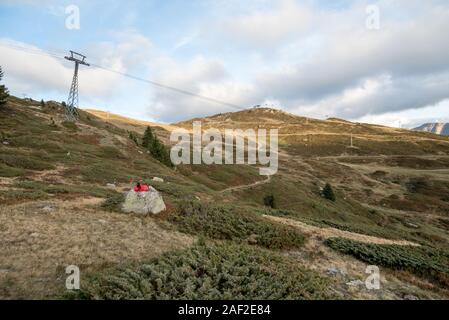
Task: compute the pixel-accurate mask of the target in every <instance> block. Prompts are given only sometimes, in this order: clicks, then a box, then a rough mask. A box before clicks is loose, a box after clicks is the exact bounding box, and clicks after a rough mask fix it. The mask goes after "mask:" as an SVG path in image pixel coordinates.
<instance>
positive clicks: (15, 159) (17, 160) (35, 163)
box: [0, 154, 54, 171]
mask: <svg viewBox="0 0 449 320" xmlns="http://www.w3.org/2000/svg"><path fill="white" fill-rule="evenodd" d="M0 163H3V164H6V165H8V166H10V167H13V168H20V169H29V170H36V171H43V170H51V169H54V166H53V165H52V164H49V163H47V162H44V161H40V160H36V159H33V158H30V157H28V156H25V155H19V154H17V155H15V154H0Z"/></svg>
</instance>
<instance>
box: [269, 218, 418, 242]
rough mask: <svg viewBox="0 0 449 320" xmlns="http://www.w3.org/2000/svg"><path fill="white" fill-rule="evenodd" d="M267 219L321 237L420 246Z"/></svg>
mask: <svg viewBox="0 0 449 320" xmlns="http://www.w3.org/2000/svg"><path fill="white" fill-rule="evenodd" d="M264 217H265V218H267V219H270V220H272V221H276V222H279V223H282V224H286V225H289V226H292V227H295V228H298V229H300V230H301V231H303V232H304V233H306V234H308V235H310V236H315V237H317V238H320V239H323V240H325V239H328V238H334V237H340V238H345V239H350V240H354V241H359V242H364V243H373V244H388V245H399V246H419V245H418V244H416V243H413V242H410V241H406V240H390V239H384V238H378V237H373V236H368V235H364V234H360V233H354V232H349V231H344V230H340V229H336V228H320V227H315V226H312V225H308V224H306V223H303V222H300V221H297V220H292V219H288V218H281V217H274V216H267V215H265V216H264Z"/></svg>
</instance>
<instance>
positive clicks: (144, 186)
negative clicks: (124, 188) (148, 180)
mask: <svg viewBox="0 0 449 320" xmlns="http://www.w3.org/2000/svg"><path fill="white" fill-rule="evenodd" d="M134 191H135V192H147V191H150V187H149V186H148V185H147V184H141V183H140V182H138V183H137V185H136V186H135V187H134Z"/></svg>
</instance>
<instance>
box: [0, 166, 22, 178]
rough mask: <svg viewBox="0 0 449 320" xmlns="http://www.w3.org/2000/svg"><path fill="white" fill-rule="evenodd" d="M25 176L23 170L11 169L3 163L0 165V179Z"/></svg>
mask: <svg viewBox="0 0 449 320" xmlns="http://www.w3.org/2000/svg"><path fill="white" fill-rule="evenodd" d="M24 174H25V171H24V170H23V169H19V168H12V167H10V166H7V165H5V164H3V163H0V177H7V178H8V177H18V176H22V175H24Z"/></svg>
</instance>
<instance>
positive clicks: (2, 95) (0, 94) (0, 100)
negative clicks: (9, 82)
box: [0, 67, 9, 106]
mask: <svg viewBox="0 0 449 320" xmlns="http://www.w3.org/2000/svg"><path fill="white" fill-rule="evenodd" d="M2 79H3V70H2V67H0V81H1V80H2ZM8 97H9V92H8V89H7V88H6V87H5V85H0V106H2V105H4V104H5V103H6V100H7V99H8Z"/></svg>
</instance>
